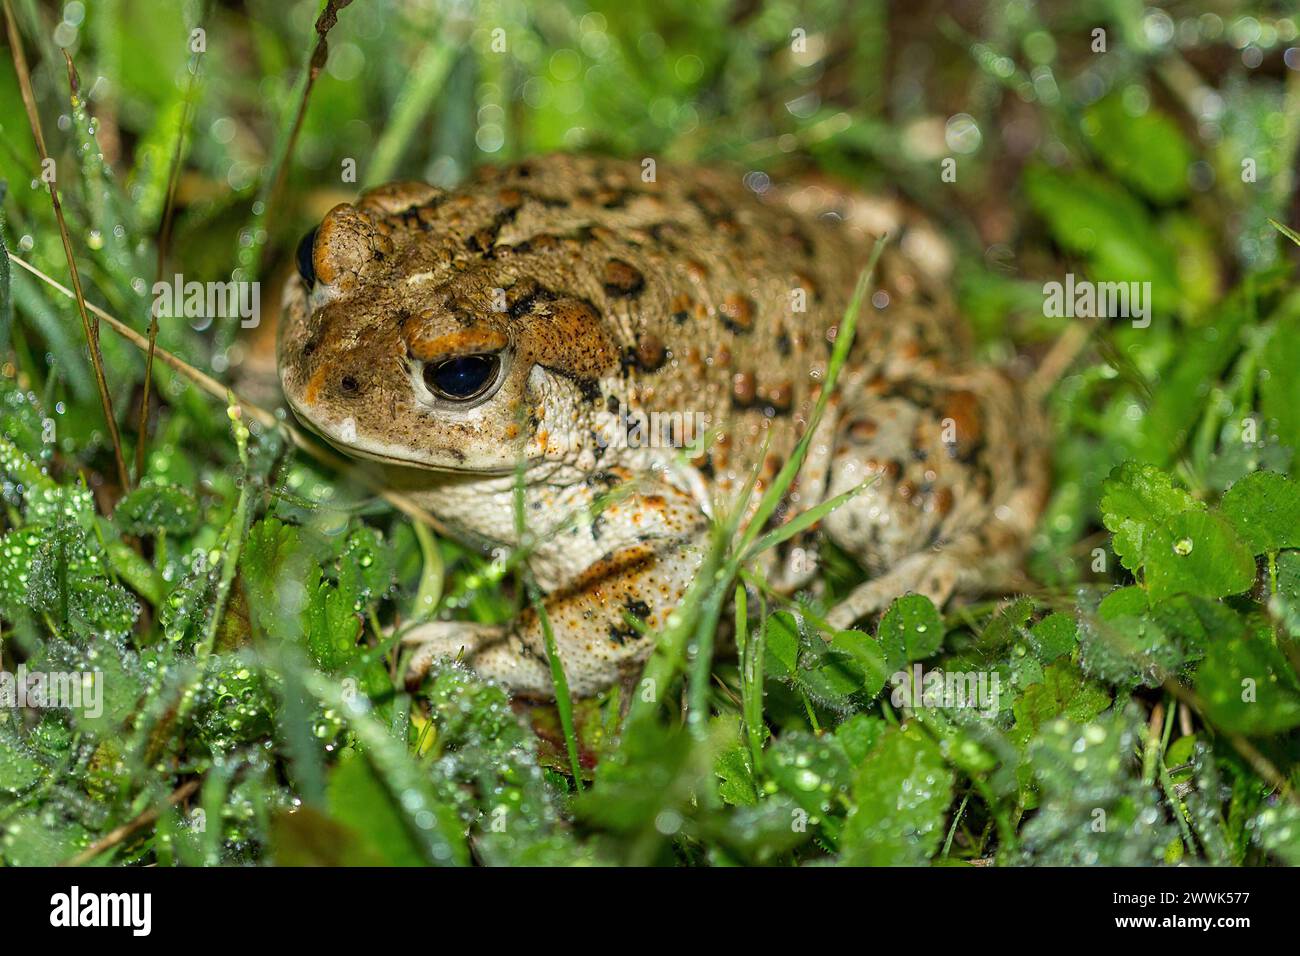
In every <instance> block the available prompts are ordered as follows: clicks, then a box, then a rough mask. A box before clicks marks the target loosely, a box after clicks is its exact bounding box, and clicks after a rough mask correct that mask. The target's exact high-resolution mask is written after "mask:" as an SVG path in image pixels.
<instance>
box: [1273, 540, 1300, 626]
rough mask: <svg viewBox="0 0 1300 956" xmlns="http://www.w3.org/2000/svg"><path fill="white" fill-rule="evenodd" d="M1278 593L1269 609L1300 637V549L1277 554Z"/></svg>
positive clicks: (1283, 624)
mask: <svg viewBox="0 0 1300 956" xmlns="http://www.w3.org/2000/svg"><path fill="white" fill-rule="evenodd" d="M1275 570H1276V574H1277V593H1276V594H1274V595H1273V596H1272V597H1271V598H1269V601H1268V609H1269V612H1270V613H1271V614H1273V615H1274V616H1275V617H1276V618H1277V619H1278V620H1279V621H1280V622H1281V623H1282V626H1283V627H1284V628H1286V632H1287V633H1288V634H1290V635H1291V636H1292V637H1293V638H1300V551H1283V552H1282V553H1281V554H1279V555H1278V556H1277V561H1276V569H1275Z"/></svg>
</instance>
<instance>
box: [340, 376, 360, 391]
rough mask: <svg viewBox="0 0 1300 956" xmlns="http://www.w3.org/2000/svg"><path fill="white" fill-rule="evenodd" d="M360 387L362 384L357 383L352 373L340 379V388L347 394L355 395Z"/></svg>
mask: <svg viewBox="0 0 1300 956" xmlns="http://www.w3.org/2000/svg"><path fill="white" fill-rule="evenodd" d="M360 387H361V386H360V385H359V384H358V383H357V380H356V379H355V378H353V377H352V376H351V375H344V376H343V378H342V379H341V380H340V381H339V388H341V389H343V392H344V394H346V395H355V394H356V392H357V390H358V389H359V388H360Z"/></svg>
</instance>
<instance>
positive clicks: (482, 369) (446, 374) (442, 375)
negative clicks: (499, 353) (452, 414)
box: [424, 355, 499, 401]
mask: <svg viewBox="0 0 1300 956" xmlns="http://www.w3.org/2000/svg"><path fill="white" fill-rule="evenodd" d="M498 362H499V359H498V358H497V357H496V356H495V355H462V356H460V357H459V358H454V359H448V360H447V361H445V362H439V363H438V364H437V365H426V366H425V367H424V384H426V385H428V386H429V390H430V391H431V392H433V393H434V394H435V395H441V396H442V397H443V398H451V399H456V400H459V401H464V400H465V399H469V398H474V397H475V396H477V395H481V394H482V393H483V391H484V389H486V388H487V387H488V386H489V385H491V384H492V379H493V378H495V377H496V371H497V364H498Z"/></svg>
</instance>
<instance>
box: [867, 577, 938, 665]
mask: <svg viewBox="0 0 1300 956" xmlns="http://www.w3.org/2000/svg"><path fill="white" fill-rule="evenodd" d="M876 639H877V640H878V641H880V646H881V647H882V648H884V651H885V657H886V660H887V662H888V666H889V669H890V670H891V671H894V670H898V669H899V668H901V667H903V666H904V665H906V664H908V663H909V662H911V661H917V660H921V659H922V658H924V657H929V656H930V655H931V654H933V653H934V652H935V651H937V650H938V649H939V648H940V647H942V646H943V618H941V617H940V616H939V612H938V611H937V610H935V607H934V603H933V602H932V601H931V600H930V599H929V598H928V597H926V596H925V595H923V594H904V595H903V596H902V597H900V598H898V599H897V600H895V601H894V603H893V604H891V605H890V606H889V610H887V611H886V612H885V614H884V617H882V618H881V619H880V626H879V627H878V628H877V629H876Z"/></svg>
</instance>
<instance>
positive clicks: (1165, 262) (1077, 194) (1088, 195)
mask: <svg viewBox="0 0 1300 956" xmlns="http://www.w3.org/2000/svg"><path fill="white" fill-rule="evenodd" d="M1022 184H1023V188H1024V190H1025V193H1026V195H1027V196H1028V197H1029V201H1030V203H1031V204H1032V205H1033V207H1034V209H1035V210H1036V211H1037V212H1038V213H1039V215H1041V216H1042V217H1043V218H1044V219H1046V220H1047V223H1048V226H1049V228H1050V229H1051V232H1052V236H1053V237H1054V238H1055V239H1056V241H1057V242H1058V243H1059V244H1060V245H1061V246H1062V247H1063V248H1065V249H1067V250H1069V251H1070V252H1075V253H1079V254H1081V255H1084V256H1087V258H1088V262H1089V266H1090V268H1089V276H1090V278H1092V279H1093V280H1095V281H1097V282H1150V283H1151V298H1152V300H1153V302H1152V303H1151V304H1152V305H1153V306H1154V307H1155V308H1156V309H1160V310H1169V309H1174V308H1176V307H1177V305H1178V300H1179V295H1178V272H1177V268H1176V265H1175V261H1174V255H1173V251H1172V250H1171V249H1170V248H1169V246H1168V244H1167V243H1166V242H1165V241H1164V240H1163V239H1162V238H1161V236H1160V233H1159V232H1158V231H1157V230H1156V228H1155V225H1154V224H1153V223H1152V221H1151V217H1150V215H1149V214H1148V213H1147V211H1146V209H1145V208H1144V207H1143V205H1142V204H1141V203H1140V202H1138V201H1137V200H1136V199H1134V198H1133V196H1132V195H1130V194H1129V193H1128V192H1126V191H1125V190H1124V189H1122V188H1121V187H1119V186H1116V185H1115V184H1114V183H1112V182H1110V181H1109V180H1107V179H1104V178H1102V177H1101V176H1098V175H1096V174H1094V173H1090V172H1084V171H1079V170H1075V171H1065V170H1056V169H1049V168H1048V167H1046V166H1032V167H1030V168H1029V169H1028V170H1026V172H1025V174H1024V178H1023V179H1022Z"/></svg>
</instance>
